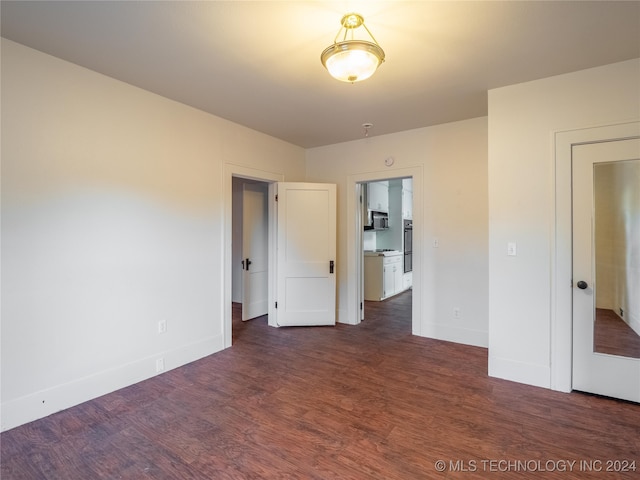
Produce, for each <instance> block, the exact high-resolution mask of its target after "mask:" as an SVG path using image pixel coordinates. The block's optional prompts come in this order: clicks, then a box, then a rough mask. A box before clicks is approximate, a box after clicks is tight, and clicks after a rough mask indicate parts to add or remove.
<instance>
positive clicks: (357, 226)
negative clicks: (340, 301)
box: [343, 165, 424, 335]
mask: <svg viewBox="0 0 640 480" xmlns="http://www.w3.org/2000/svg"><path fill="white" fill-rule="evenodd" d="M407 177H412V178H413V244H414V245H418V248H417V249H415V250H414V252H413V291H414V295H412V297H411V299H412V300H411V332H412V333H413V335H421V334H422V272H423V264H422V263H423V262H422V258H423V256H422V245H423V242H422V231H423V228H424V227H423V220H424V218H423V208H422V207H423V195H422V185H423V167H422V166H421V165H417V166H415V167H407V168H398V169H394V170H380V171H376V172H366V173H358V174H353V175H349V176H348V177H347V312H346V318H345V321H343V323H348V324H350V325H357V324H359V323H360V320H361V312H360V303H362V302H364V292H363V290H362V282H363V271H362V231H361V228H362V222H361V219H360V214H361V211H362V209H361V207H360V188H359V187H358V184H359V183H365V182H375V181H379V180H390V179H394V178H407Z"/></svg>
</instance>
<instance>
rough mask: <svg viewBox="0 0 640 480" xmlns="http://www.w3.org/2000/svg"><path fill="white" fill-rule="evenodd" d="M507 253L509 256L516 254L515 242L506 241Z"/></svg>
mask: <svg viewBox="0 0 640 480" xmlns="http://www.w3.org/2000/svg"><path fill="white" fill-rule="evenodd" d="M507 255H509V256H510V257H515V256H516V255H517V246H516V242H509V243H507Z"/></svg>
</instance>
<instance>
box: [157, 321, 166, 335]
mask: <svg viewBox="0 0 640 480" xmlns="http://www.w3.org/2000/svg"><path fill="white" fill-rule="evenodd" d="M166 331H167V321H166V320H160V321H159V322H158V333H166Z"/></svg>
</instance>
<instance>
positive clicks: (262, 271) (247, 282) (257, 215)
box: [242, 183, 269, 321]
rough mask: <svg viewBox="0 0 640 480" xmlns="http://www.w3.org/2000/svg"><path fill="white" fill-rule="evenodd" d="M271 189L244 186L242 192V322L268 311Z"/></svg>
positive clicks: (255, 184) (263, 186) (265, 186)
mask: <svg viewBox="0 0 640 480" xmlns="http://www.w3.org/2000/svg"><path fill="white" fill-rule="evenodd" d="M267 192H268V186H267V184H265V183H245V184H243V192H242V320H243V321H244V320H250V319H252V318H256V317H260V316H262V315H266V314H267V310H268V285H269V283H268V282H269V279H268V261H269V256H268V252H269V250H268V204H267V198H268V197H267Z"/></svg>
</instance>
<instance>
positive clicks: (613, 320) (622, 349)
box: [593, 308, 640, 358]
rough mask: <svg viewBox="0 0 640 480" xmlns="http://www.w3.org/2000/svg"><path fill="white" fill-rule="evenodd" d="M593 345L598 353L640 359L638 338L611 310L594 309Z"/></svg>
mask: <svg viewBox="0 0 640 480" xmlns="http://www.w3.org/2000/svg"><path fill="white" fill-rule="evenodd" d="M593 343H594V350H595V351H596V352H598V353H608V354H610V355H619V356H622V357H631V358H640V336H639V335H638V334H637V333H636V332H634V331H633V329H632V328H631V327H630V326H629V325H627V324H626V323H625V322H624V320H622V319H621V318H620V317H618V315H616V313H615V312H614V311H613V310H609V309H605V308H596V321H595V325H594V331H593Z"/></svg>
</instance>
